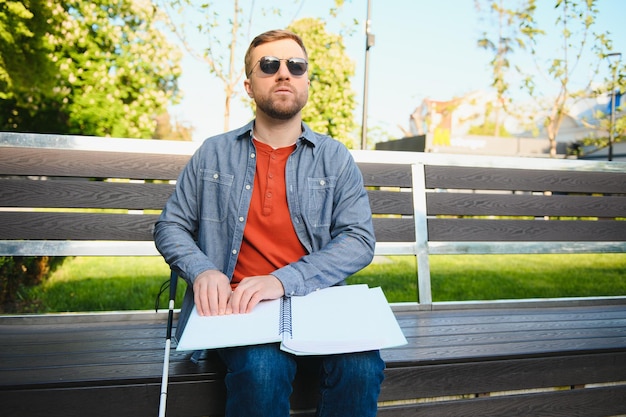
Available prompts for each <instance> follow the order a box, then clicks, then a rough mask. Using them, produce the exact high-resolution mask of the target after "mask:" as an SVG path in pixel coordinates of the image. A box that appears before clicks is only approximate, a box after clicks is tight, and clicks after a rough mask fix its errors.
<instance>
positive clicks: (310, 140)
mask: <svg viewBox="0 0 626 417" xmlns="http://www.w3.org/2000/svg"><path fill="white" fill-rule="evenodd" d="M253 128H254V120H251V121H250V122H248V123H247V124H245V125H244V126H242V127H240V128H239V129H235V131H234V134H235V136H236V137H237V139H243V138H249V139H251V138H252V130H253ZM301 142H302V143H306V144H309V145H311V146H313V147H315V146H316V145H317V143H318V142H319V139H318V137H317V134H316V133H315V132H313V131H312V130H311V128H310V127H309V126H308V125H307V124H306V123H304V122H302V134H301V135H300V138H299V140H298V142H297V143H298V145H299V144H300V143H301Z"/></svg>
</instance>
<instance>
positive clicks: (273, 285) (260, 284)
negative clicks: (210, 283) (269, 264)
mask: <svg viewBox="0 0 626 417" xmlns="http://www.w3.org/2000/svg"><path fill="white" fill-rule="evenodd" d="M283 295H285V289H284V288H283V284H282V283H281V282H280V281H279V280H278V278H276V277H275V276H274V275H259V276H254V277H247V278H244V279H243V280H242V281H241V282H240V283H239V285H237V288H235V291H233V293H232V295H231V297H230V301H229V302H228V307H227V308H226V314H231V313H232V314H243V313H249V312H251V311H252V309H253V308H254V307H255V306H256V305H257V304H259V302H260V301H263V300H274V299H276V298H280V297H282V296H283Z"/></svg>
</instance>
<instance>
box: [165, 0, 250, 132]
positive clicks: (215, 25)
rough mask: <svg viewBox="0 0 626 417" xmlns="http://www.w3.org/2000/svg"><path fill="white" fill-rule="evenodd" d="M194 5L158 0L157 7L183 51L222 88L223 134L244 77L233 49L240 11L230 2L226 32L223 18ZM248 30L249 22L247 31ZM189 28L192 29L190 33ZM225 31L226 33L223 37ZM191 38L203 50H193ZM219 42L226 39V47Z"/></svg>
mask: <svg viewBox="0 0 626 417" xmlns="http://www.w3.org/2000/svg"><path fill="white" fill-rule="evenodd" d="M194 3H195V2H193V1H192V0H161V1H160V3H159V4H160V5H161V7H162V8H163V10H165V11H166V14H167V17H168V19H167V23H168V27H169V28H170V30H171V31H172V32H173V33H174V34H175V35H176V36H177V38H178V39H179V40H180V42H181V43H182V45H183V47H184V49H185V50H186V51H187V52H188V53H189V54H190V55H191V56H192V57H194V58H195V59H197V60H199V61H201V62H204V63H205V64H206V65H207V66H208V68H209V70H210V71H211V73H212V74H213V75H215V76H216V77H217V78H218V79H219V80H220V81H221V82H222V84H223V85H224V95H225V100H224V131H227V130H229V125H230V108H231V103H232V100H233V98H234V97H235V95H236V87H237V85H239V83H240V82H241V79H242V76H243V75H244V67H243V65H242V64H241V63H238V62H237V61H236V58H237V46H238V45H239V44H240V42H239V38H240V37H241V36H242V35H241V32H240V30H241V28H242V27H243V17H244V15H243V10H242V8H241V7H240V6H239V1H238V0H234V1H233V3H232V5H233V9H232V10H233V15H232V17H231V18H228V19H227V20H228V23H229V25H230V27H229V28H228V29H227V28H226V25H224V18H223V16H221V15H220V14H219V13H218V12H217V11H214V10H213V6H212V4H211V3H208V2H206V3H201V4H199V5H196V4H194ZM251 15H252V10H251V11H250V16H251ZM187 22H191V25H187ZM249 26H250V20H249V23H248V28H249ZM189 27H191V28H192V29H191V31H189ZM226 30H228V31H229V33H226ZM194 35H200V37H201V38H202V39H203V40H204V41H205V42H206V43H207V46H206V47H204V48H201V49H200V50H198V49H196V48H195V47H194V46H193V44H194V42H193V41H191V39H192V38H194ZM226 35H227V36H226ZM222 39H228V43H227V44H224V43H223V42H222ZM222 51H227V52H228V58H227V59H226V57H224V56H223V55H222V54H221V52H222ZM207 111H208V109H207Z"/></svg>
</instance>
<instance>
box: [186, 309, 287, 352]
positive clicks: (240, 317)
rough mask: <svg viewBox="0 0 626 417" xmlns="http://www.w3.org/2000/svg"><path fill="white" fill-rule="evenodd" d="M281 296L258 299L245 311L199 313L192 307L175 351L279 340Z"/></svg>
mask: <svg viewBox="0 0 626 417" xmlns="http://www.w3.org/2000/svg"><path fill="white" fill-rule="evenodd" d="M281 302H282V299H280V298H279V299H277V300H271V301H262V302H260V303H259V304H257V305H256V307H255V308H254V309H253V310H252V311H251V312H250V313H247V314H229V315H224V316H200V315H199V314H198V311H197V310H196V307H195V306H194V308H193V311H192V312H191V315H190V316H189V320H188V321H187V326H186V327H185V330H184V332H183V334H182V336H181V338H180V340H179V342H178V345H177V347H176V350H199V349H214V348H221V347H229V346H245V345H255V344H261V343H272V342H280V340H281V337H280V334H279V333H278V332H279V325H280V322H279V317H280V304H281Z"/></svg>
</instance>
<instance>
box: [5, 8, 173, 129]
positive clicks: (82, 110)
mask: <svg viewBox="0 0 626 417" xmlns="http://www.w3.org/2000/svg"><path fill="white" fill-rule="evenodd" d="M29 5H30V7H31V10H29V12H30V13H31V14H32V15H33V16H38V15H39V13H40V12H41V11H42V10H43V11H44V12H45V11H46V10H47V9H45V7H48V6H46V3H44V2H37V1H33V2H32V3H29ZM49 7H50V10H49V12H50V15H51V16H52V17H51V18H50V19H49V22H51V24H50V26H51V27H49V28H47V29H48V30H47V31H46V33H44V34H43V35H42V34H41V33H38V32H34V31H32V32H33V33H34V35H33V36H35V35H37V36H39V37H43V39H44V40H45V42H44V41H41V43H42V44H44V45H45V46H46V48H45V49H40V52H42V53H43V54H44V55H45V56H46V57H48V58H49V59H50V60H51V61H52V63H53V65H54V87H53V88H51V89H50V90H49V91H48V92H47V93H46V94H45V95H41V97H38V96H36V95H33V94H32V93H31V91H27V90H23V89H22V90H20V89H18V88H17V85H16V88H14V89H13V91H12V93H11V95H7V97H6V98H5V99H4V100H2V98H0V111H1V113H0V128H3V129H8V130H18V131H31V132H41V133H73V134H84V135H96V136H118V137H137V138H149V137H152V135H153V132H154V130H155V128H156V117H157V116H158V115H159V114H162V113H164V112H165V110H166V107H167V105H168V104H169V103H170V102H172V101H176V100H177V96H178V89H177V78H178V77H179V75H180V72H181V69H180V66H179V61H180V54H179V53H178V52H177V50H176V49H175V48H174V47H173V46H172V45H171V44H170V43H168V41H167V39H166V37H165V35H164V34H163V33H162V31H161V30H160V28H159V26H158V25H159V22H160V19H161V16H160V13H159V10H158V9H156V8H155V7H154V6H153V5H152V4H151V3H150V2H145V1H139V0H116V1H114V0H96V1H91V2H82V1H79V0H63V1H61V2H58V3H54V4H53V3H50V6H49ZM22 15H24V16H26V14H25V13H22ZM31 23H32V25H31V26H35V21H34V20H32V19H31V21H28V22H27V21H25V25H26V26H27V27H28V24H31ZM13 30H17V29H13ZM33 42H34V40H33ZM41 59H43V58H41ZM23 69H24V70H26V68H23ZM39 82H40V80H39V79H37V78H36V79H34V80H31V83H32V84H33V85H38V83H39ZM42 82H45V80H43V81H42ZM14 85H15V84H14Z"/></svg>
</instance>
